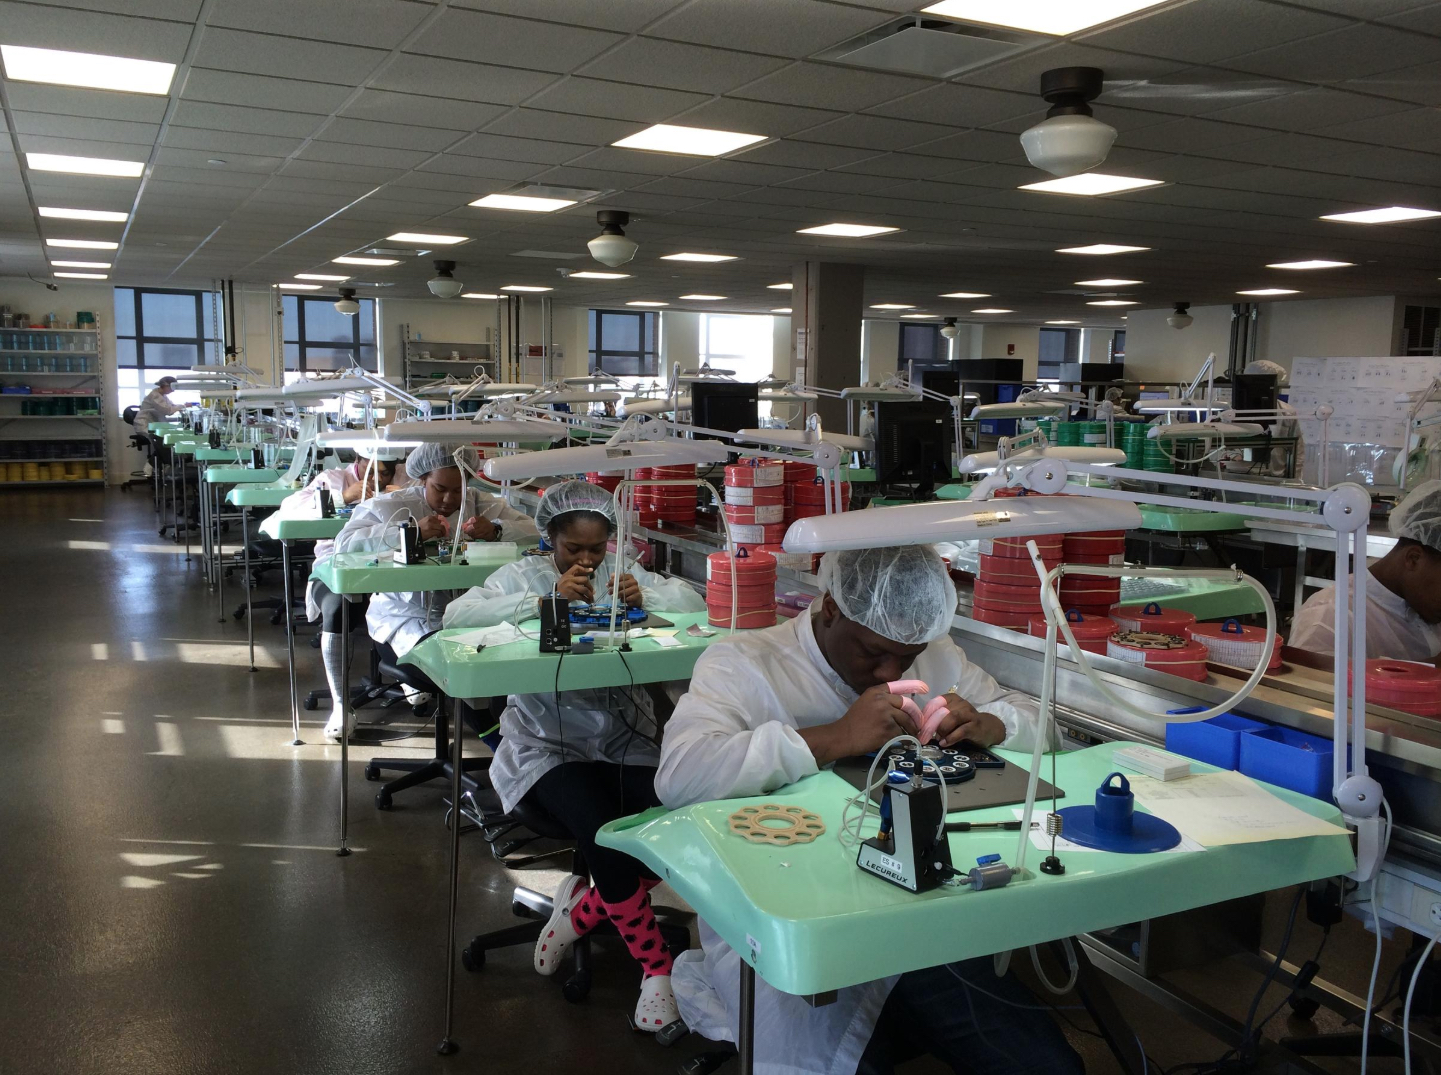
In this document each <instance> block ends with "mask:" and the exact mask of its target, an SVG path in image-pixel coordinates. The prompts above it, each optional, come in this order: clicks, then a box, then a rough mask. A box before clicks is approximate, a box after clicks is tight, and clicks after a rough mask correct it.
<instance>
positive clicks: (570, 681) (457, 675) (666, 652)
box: [403, 595, 727, 698]
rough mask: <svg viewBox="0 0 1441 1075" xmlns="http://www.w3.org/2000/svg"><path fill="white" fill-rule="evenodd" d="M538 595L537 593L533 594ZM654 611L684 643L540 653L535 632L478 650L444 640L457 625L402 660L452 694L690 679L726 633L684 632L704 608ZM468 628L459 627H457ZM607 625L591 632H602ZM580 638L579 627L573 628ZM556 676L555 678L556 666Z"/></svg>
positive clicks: (642, 642)
mask: <svg viewBox="0 0 1441 1075" xmlns="http://www.w3.org/2000/svg"><path fill="white" fill-rule="evenodd" d="M537 597H539V595H537ZM658 615H660V616H663V617H664V618H665V619H667V620H670V621H671V622H672V623H674V624H675V625H676V628H677V631H676V634H675V637H676V639H678V640H679V641H680V642H681V643H682V645H680V646H671V647H662V646H660V645H658V644H657V643H656V641H655V639H654V638H637V639H633V640H632V641H631V644H630V645H631V648H630V650H629V651H628V652H626V653H624V654H621V653H618V652H617V651H615V650H597V651H596V652H595V653H583V654H570V653H568V654H566V655H565V659H564V660H563V661H562V659H561V655H560V654H558V653H541V652H540V648H539V643H538V642H537V641H536V639H535V638H534V637H532V638H523V639H520V640H519V641H516V642H507V643H506V644H504V645H501V646H487V647H486V648H485V649H484V650H482V651H481V652H480V653H476V652H475V647H474V646H464V645H460V644H458V643H455V642H449V641H447V640H446V639H447V636H453V635H455V634H457V633H458V631H456V630H448V631H441V632H439V633H437V634H434V635H431V636H430V637H429V638H427V639H425V640H424V641H422V642H420V643H419V644H418V645H416V646H415V647H414V648H413V649H412V650H411V651H410V652H409V653H408V654H406V656H405V657H404V658H403V662H404V663H407V664H414V665H418V666H419V667H420V668H421V670H422V671H424V672H425V674H426V675H428V676H430V678H431V679H433V680H434V681H435V683H436V684H437V685H438V686H439V687H440V689H441V690H443V691H444V692H445V693H446V694H448V695H450V696H451V697H453V698H488V697H493V696H496V695H501V694H551V693H553V692H554V691H556V690H562V691H570V690H583V689H585V688H589V687H625V686H628V685H630V684H631V683H664V682H666V681H668V680H673V679H689V678H690V675H691V671H692V670H693V669H694V668H695V662H696V660H697V658H699V657H700V655H701V654H702V653H703V652H704V651H705V648H706V647H707V646H709V645H710V644H711V643H712V642H715V641H717V640H719V639H722V638H725V637H726V634H727V632H726V631H725V630H724V629H721V628H715V634H713V635H710V636H709V637H701V638H698V637H696V636H694V635H688V634H686V633H685V629H686V628H687V627H689V626H691V625H692V624H700V625H702V626H704V625H705V622H706V614H705V613H704V612H662V613H658ZM465 630H469V628H460V629H459V631H462V632H463V631H465ZM522 630H525V631H527V632H529V633H530V634H531V635H532V636H534V635H536V634H538V633H539V631H540V621H539V620H530V621H528V622H526V623H525V624H523V625H522ZM605 631H606V629H605V628H604V627H597V628H595V629H594V633H595V634H597V635H599V636H604V634H605ZM573 633H576V637H579V634H578V629H573ZM557 667H559V669H560V678H559V680H557V679H556V668H557Z"/></svg>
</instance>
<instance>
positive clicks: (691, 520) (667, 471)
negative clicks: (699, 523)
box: [650, 463, 696, 526]
mask: <svg viewBox="0 0 1441 1075" xmlns="http://www.w3.org/2000/svg"><path fill="white" fill-rule="evenodd" d="M650 477H651V478H652V479H653V480H654V481H686V480H691V479H694V478H695V464H694V463H682V464H679V465H677V466H665V467H651V468H650ZM650 504H651V509H652V510H653V511H654V512H655V517H656V519H657V521H659V522H663V523H681V524H684V525H686V526H694V525H695V511H696V508H695V486H694V485H652V486H651V487H650Z"/></svg>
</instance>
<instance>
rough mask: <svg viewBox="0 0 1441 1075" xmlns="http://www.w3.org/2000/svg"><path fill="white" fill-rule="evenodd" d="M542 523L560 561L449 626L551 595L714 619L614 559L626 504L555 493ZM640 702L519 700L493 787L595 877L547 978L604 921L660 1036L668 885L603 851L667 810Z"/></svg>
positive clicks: (554, 922) (603, 694) (666, 1009)
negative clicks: (626, 827)
mask: <svg viewBox="0 0 1441 1075" xmlns="http://www.w3.org/2000/svg"><path fill="white" fill-rule="evenodd" d="M535 521H536V525H537V526H539V527H540V529H541V531H542V532H543V533H544V534H545V535H546V541H547V543H548V544H549V545H550V546H551V548H552V550H553V551H552V552H551V554H550V555H549V556H527V557H524V558H523V559H521V560H519V561H517V562H515V563H511V564H507V565H506V566H505V567H502V568H501V569H500V570H499V571H497V572H496V573H495V574H494V575H492V576H491V577H490V578H489V579H488V580H486V583H485V585H483V586H476V587H475V588H473V589H471V590H470V591H469V592H467V593H466V594H464V595H463V596H461V597H457V598H456V599H455V600H454V601H452V602H451V603H450V605H449V606H448V607H447V608H446V610H445V626H446V627H490V626H494V625H496V624H500V623H514V624H519V623H520V622H521V621H523V620H534V619H535V617H536V615H537V602H538V600H539V598H540V597H541V595H542V594H549V593H559V594H561V595H562V596H564V597H567V598H569V599H570V600H571V601H572V602H577V601H578V602H583V603H586V604H592V603H609V602H610V601H611V600H612V595H613V594H614V593H615V592H616V591H619V596H620V599H621V600H622V601H624V602H625V604H626V605H628V606H631V607H638V608H645V609H649V610H651V611H653V612H660V613H664V612H701V611H704V609H705V600H704V599H703V598H702V597H701V596H700V594H698V593H697V592H696V591H695V590H694V589H693V588H692V587H691V586H690V585H689V584H687V583H686V582H684V581H682V580H681V579H667V578H663V577H662V576H660V575H655V574H652V573H651V572H649V571H646V570H645V569H644V568H642V567H640V566H639V565H630V566H628V567H625V566H622V567H617V565H616V560H615V554H614V553H610V552H607V546H608V544H609V542H610V539H611V537H612V536H613V535H614V533H615V528H616V516H615V502H614V501H613V500H612V499H611V496H610V494H609V493H608V492H606V491H605V490H604V489H602V488H600V487H599V486H595V485H591V484H589V483H587V482H583V481H565V482H560V483H559V484H557V485H553V486H551V487H550V488H549V489H547V490H546V492H545V496H544V497H542V498H541V502H540V507H539V508H538V509H537V511H536V516H535ZM598 630H600V631H602V633H603V632H604V630H605V629H604V628H598ZM517 644H518V645H525V644H526V643H523V642H522V643H517ZM629 695H630V692H629V691H625V690H620V689H615V690H612V689H609V688H594V689H584V690H572V691H562V692H560V693H559V694H554V693H548V694H514V695H511V696H510V698H509V699H508V700H507V705H506V708H505V711H504V712H503V713H502V714H501V718H500V734H501V743H500V749H499V750H497V751H496V754H495V760H494V761H493V762H492V763H491V767H490V780H491V784H492V786H493V787H494V788H495V791H496V793H497V794H498V795H499V796H500V800H501V804H502V805H503V806H504V807H505V809H506V810H511V809H513V808H514V807H515V805H516V803H518V802H520V801H521V800H522V799H526V800H528V801H534V802H535V804H536V805H537V806H539V807H540V808H541V809H543V810H544V811H545V812H546V813H548V814H549V815H550V816H552V817H553V818H555V819H556V820H557V821H559V822H560V823H561V824H562V825H564V826H565V828H566V829H567V830H568V831H569V832H570V834H571V836H572V837H574V839H575V841H576V844H577V846H578V847H579V848H580V850H581V852H582V853H583V854H584V856H585V862H586V865H587V866H588V867H589V870H590V880H591V884H590V885H587V884H586V882H585V879H584V878H580V877H570V878H567V879H566V880H565V882H563V883H562V885H561V889H560V891H559V892H558V893H557V894H556V897H555V912H554V913H553V914H552V915H551V919H550V922H549V923H547V925H546V927H545V929H543V930H542V931H541V935H540V938H539V940H537V942H536V948H535V960H534V963H535V969H536V970H537V971H539V972H540V973H541V974H545V975H550V974H554V973H555V970H556V968H557V967H558V966H559V965H560V963H561V962H562V959H563V957H564V956H565V953H566V951H567V950H568V949H569V948H570V946H571V945H572V944H574V943H575V941H576V939H577V938H579V937H581V936H583V935H584V934H585V933H586V932H588V931H589V930H590V929H591V928H592V927H594V926H595V925H598V924H599V923H601V922H604V921H607V920H609V921H611V922H614V923H615V925H616V926H617V927H618V929H619V932H620V934H621V936H622V939H623V940H624V941H625V944H626V947H627V949H628V950H629V951H630V953H631V955H632V956H634V957H635V959H636V961H637V962H638V963H640V965H641V968H642V972H643V974H644V980H643V981H642V983H641V994H640V1000H639V1002H638V1003H637V1004H636V1010H635V1025H636V1026H637V1028H639V1029H642V1030H649V1031H657V1030H659V1029H661V1028H662V1027H663V1026H666V1025H667V1024H669V1023H672V1022H674V1021H675V1020H676V1018H677V1013H676V1008H675V998H674V996H673V995H672V993H671V986H670V968H671V962H672V959H671V955H670V953H669V952H668V951H667V950H666V948H665V946H664V943H663V942H662V941H661V938H660V933H659V931H658V930H657V928H656V922H655V915H654V913H653V912H652V911H651V907H650V890H651V888H652V887H653V886H654V885H656V884H657V883H658V882H657V880H656V877H655V875H654V874H653V873H651V872H650V871H649V870H647V869H646V868H645V867H644V866H642V865H641V864H640V863H639V862H637V861H636V860H635V859H633V858H631V857H630V856H629V855H625V854H622V853H621V852H619V851H613V850H611V849H609V848H605V847H600V846H598V845H597V844H596V842H595V835H596V832H597V831H598V830H599V829H600V827H601V826H602V825H604V824H606V823H607V822H610V821H614V820H615V819H616V818H619V817H625V816H627V815H628V814H634V813H638V812H640V811H641V810H645V809H647V808H648V807H652V806H658V805H659V804H660V800H659V799H657V798H656V794H655V767H656V762H657V761H658V760H659V758H660V749H659V747H658V745H657V743H656V740H655V736H656V735H657V731H658V730H657V728H656V726H655V724H654V722H653V721H652V720H651V718H650V717H649V716H647V715H645V714H642V713H641V712H640V711H638V710H637V708H636V706H635V705H634V704H633V702H632V701H631V699H630V697H629Z"/></svg>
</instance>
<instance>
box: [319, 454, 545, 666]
mask: <svg viewBox="0 0 1441 1075" xmlns="http://www.w3.org/2000/svg"><path fill="white" fill-rule="evenodd" d="M455 455H456V450H455V449H454V448H453V447H452V446H451V445H448V444H438V443H431V444H422V445H421V446H420V447H419V448H416V449H415V450H414V451H412V452H411V453H410V455H408V456H407V457H406V460H405V471H406V474H407V475H408V477H409V479H410V482H411V484H409V485H407V486H406V487H405V488H404V489H400V490H398V491H396V492H394V493H382V494H381V495H379V496H377V497H374V498H372V499H370V500H367V501H365V502H364V503H363V504H361V505H360V506H359V507H357V508H356V509H355V513H354V514H353V515H351V517H350V521H349V522H348V523H346V524H345V529H343V530H342V531H341V532H340V534H339V535H338V536H337V537H336V539H335V551H336V552H337V553H341V552H373V553H378V554H380V555H383V556H389V555H390V554H391V553H392V552H393V551H394V550H395V547H396V544H397V542H398V540H399V539H398V538H397V536H396V528H397V527H399V526H400V524H401V523H403V522H405V521H406V520H407V519H414V520H415V521H416V523H417V524H418V525H419V527H420V536H421V537H422V538H423V539H424V540H426V541H435V540H439V539H453V540H458V541H500V540H506V541H520V542H522V543H526V542H530V541H533V540H534V539H535V536H536V529H535V523H534V522H533V521H532V520H531V519H530V518H529V516H527V515H525V514H524V513H523V512H519V511H516V510H515V509H514V508H512V507H511V506H510V505H509V504H507V503H506V502H505V500H504V499H503V498H501V497H498V496H494V495H492V494H490V493H487V492H485V491H483V490H482V489H480V488H479V487H478V486H476V485H475V484H473V483H472V484H470V485H467V484H466V479H465V476H464V475H463V474H462V473H461V470H460V467H459V466H457V465H456V462H455V458H454V457H455ZM460 455H461V457H462V461H463V462H464V463H465V466H466V468H467V469H468V470H469V471H470V472H472V473H473V472H474V471H475V470H476V469H477V468H478V467H479V465H480V457H479V456H478V455H477V454H476V451H475V449H474V448H471V447H465V448H462V449H460ZM453 593H454V591H450V590H438V591H431V592H428V593H378V594H375V595H374V596H372V597H371V599H370V608H369V610H368V611H367V612H366V614H365V622H366V626H367V627H368V628H369V630H370V637H371V638H372V639H373V640H374V641H375V642H377V643H380V644H383V645H385V646H388V647H389V648H390V649H391V650H393V651H394V653H395V655H396V656H397V657H403V656H405V654H407V653H409V652H410V649H411V647H412V646H414V645H415V644H416V643H417V642H419V641H420V640H421V639H422V638H424V637H425V636H426V635H428V634H430V633H431V632H432V631H438V630H439V629H440V620H441V614H442V613H443V612H444V611H445V606H446V604H447V603H448V602H449V601H450V599H451V597H452V596H453Z"/></svg>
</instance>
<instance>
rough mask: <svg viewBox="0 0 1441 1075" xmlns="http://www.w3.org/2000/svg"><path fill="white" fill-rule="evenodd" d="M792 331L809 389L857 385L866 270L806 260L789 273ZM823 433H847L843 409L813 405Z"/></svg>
mask: <svg viewBox="0 0 1441 1075" xmlns="http://www.w3.org/2000/svg"><path fill="white" fill-rule="evenodd" d="M791 281H792V283H793V284H794V285H795V286H794V288H792V290H791V326H792V333H793V335H794V340H795V361H796V366H797V367H798V368H801V367H804V369H805V380H806V383H807V384H811V385H815V386H816V387H817V388H832V389H837V390H838V389H842V388H849V387H850V386H852V385H857V384H860V383H861V317H862V310H863V309H864V308H865V294H864V284H865V266H863V265H840V264H835V263H832V262H824V261H806V262H801V263H800V264H798V265H796V266H795V267H794V268H793V269H792V270H791ZM815 407H816V410H817V411H818V412H819V414H820V416H821V422H822V424H823V426H824V427H825V428H826V429H833V430H841V431H843V430H844V429H845V428H846V406H845V404H844V403H843V402H842V401H841V400H838V399H825V398H822V399H820V400H817V401H816V404H815Z"/></svg>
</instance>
